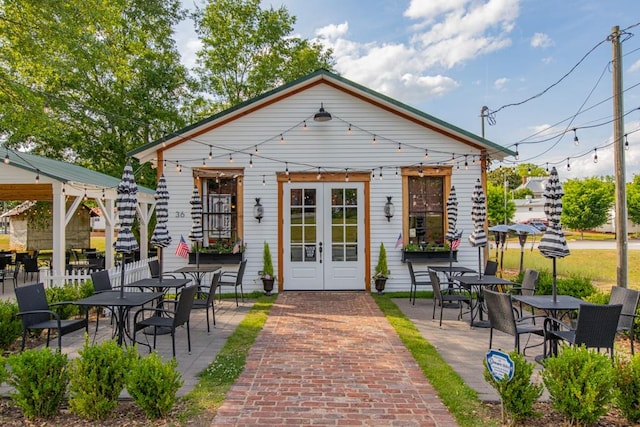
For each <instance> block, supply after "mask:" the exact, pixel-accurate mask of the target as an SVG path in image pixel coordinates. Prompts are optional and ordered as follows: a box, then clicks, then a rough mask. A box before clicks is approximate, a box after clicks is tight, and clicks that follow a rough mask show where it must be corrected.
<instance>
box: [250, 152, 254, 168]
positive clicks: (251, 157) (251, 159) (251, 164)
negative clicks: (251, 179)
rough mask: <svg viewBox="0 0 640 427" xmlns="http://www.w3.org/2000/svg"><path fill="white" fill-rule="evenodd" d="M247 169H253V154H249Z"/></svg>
mask: <svg viewBox="0 0 640 427" xmlns="http://www.w3.org/2000/svg"><path fill="white" fill-rule="evenodd" d="M249 167H250V168H252V167H253V154H249Z"/></svg>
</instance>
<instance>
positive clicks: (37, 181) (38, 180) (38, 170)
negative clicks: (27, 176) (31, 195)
mask: <svg viewBox="0 0 640 427" xmlns="http://www.w3.org/2000/svg"><path fill="white" fill-rule="evenodd" d="M38 183H40V169H36V184H38Z"/></svg>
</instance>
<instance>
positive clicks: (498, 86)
mask: <svg viewBox="0 0 640 427" xmlns="http://www.w3.org/2000/svg"><path fill="white" fill-rule="evenodd" d="M508 82H509V79H508V78H506V77H501V78H499V79H496V81H494V82H493V87H494V88H496V89H497V90H502V89H504V86H505V85H506V84H507V83H508Z"/></svg>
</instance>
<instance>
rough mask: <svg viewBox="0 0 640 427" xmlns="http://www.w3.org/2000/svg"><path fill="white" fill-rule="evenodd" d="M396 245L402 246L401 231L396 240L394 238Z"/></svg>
mask: <svg viewBox="0 0 640 427" xmlns="http://www.w3.org/2000/svg"><path fill="white" fill-rule="evenodd" d="M398 246H402V233H400V234H399V235H398V240H396V248H398Z"/></svg>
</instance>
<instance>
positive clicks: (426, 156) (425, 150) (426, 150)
mask: <svg viewBox="0 0 640 427" xmlns="http://www.w3.org/2000/svg"><path fill="white" fill-rule="evenodd" d="M428 158H429V150H428V149H426V148H425V149H424V159H425V160H427V159H428Z"/></svg>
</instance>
